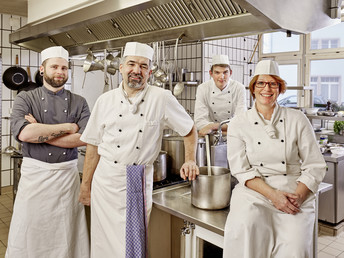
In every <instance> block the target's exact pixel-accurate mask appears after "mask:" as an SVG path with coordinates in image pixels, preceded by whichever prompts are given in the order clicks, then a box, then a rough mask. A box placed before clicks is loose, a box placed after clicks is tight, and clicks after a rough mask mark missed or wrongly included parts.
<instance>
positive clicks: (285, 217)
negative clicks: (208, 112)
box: [223, 60, 326, 258]
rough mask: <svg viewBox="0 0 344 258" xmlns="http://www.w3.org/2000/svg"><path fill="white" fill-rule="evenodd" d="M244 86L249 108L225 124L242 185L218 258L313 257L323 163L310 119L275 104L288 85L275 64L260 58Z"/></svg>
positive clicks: (237, 190)
mask: <svg viewBox="0 0 344 258" xmlns="http://www.w3.org/2000/svg"><path fill="white" fill-rule="evenodd" d="M249 88H250V92H251V94H252V97H253V98H254V99H255V103H254V105H253V107H252V109H250V110H249V111H247V112H245V113H243V114H241V115H238V116H236V117H234V118H233V119H232V120H231V122H230V123H229V125H228V134H227V144H228V149H227V151H228V162H229V165H230V170H231V173H232V175H233V176H235V177H236V178H237V179H238V181H239V184H237V185H236V186H235V188H234V190H233V192H232V196H231V204H230V205H231V209H230V212H229V215H228V217H227V222H226V226H225V240H224V255H223V257H225V258H231V257H233V258H234V257H235V258H237V257H241V258H256V257H264V258H265V257H288V258H289V257H295V258H300V257H303V258H306V257H310V254H311V249H312V240H313V230H314V220H315V210H314V208H315V197H314V195H315V193H316V192H317V190H318V186H319V184H320V183H321V181H322V180H323V177H324V175H325V171H326V170H325V168H326V163H325V161H324V158H323V156H322V154H321V152H320V150H319V147H318V145H317V142H316V139H315V136H314V131H313V128H312V126H311V124H310V122H309V121H308V119H307V117H306V116H305V115H304V114H303V113H302V112H300V111H299V110H294V109H289V108H285V107H280V106H279V105H278V104H277V101H276V100H277V97H278V96H279V94H281V93H284V92H285V90H286V83H285V81H284V80H283V79H281V78H280V76H279V69H278V65H277V63H276V62H274V61H271V60H263V61H260V62H259V63H258V64H257V67H256V70H255V74H254V77H253V78H252V80H251V82H250V85H249ZM238 247H240V248H238Z"/></svg>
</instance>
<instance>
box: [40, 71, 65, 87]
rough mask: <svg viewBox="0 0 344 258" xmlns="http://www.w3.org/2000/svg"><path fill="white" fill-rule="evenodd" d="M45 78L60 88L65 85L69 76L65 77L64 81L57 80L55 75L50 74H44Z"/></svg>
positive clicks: (51, 84) (53, 85)
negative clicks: (50, 75)
mask: <svg viewBox="0 0 344 258" xmlns="http://www.w3.org/2000/svg"><path fill="white" fill-rule="evenodd" d="M43 77H44V80H45V81H46V82H47V83H48V84H49V85H50V86H51V87H53V88H60V87H61V86H63V85H64V84H65V83H66V82H67V80H68V76H67V77H66V78H64V79H63V80H62V81H60V80H59V81H55V80H54V77H48V75H46V74H44V75H43Z"/></svg>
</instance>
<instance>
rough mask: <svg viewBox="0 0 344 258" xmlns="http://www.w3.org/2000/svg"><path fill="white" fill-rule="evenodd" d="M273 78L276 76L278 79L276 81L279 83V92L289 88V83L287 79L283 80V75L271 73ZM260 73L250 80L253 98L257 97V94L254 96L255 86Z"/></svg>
mask: <svg viewBox="0 0 344 258" xmlns="http://www.w3.org/2000/svg"><path fill="white" fill-rule="evenodd" d="M270 76H271V77H272V78H274V79H275V80H276V82H278V83H279V93H280V94H282V93H284V92H285V91H286V90H287V83H286V81H285V80H283V79H282V78H281V77H279V76H277V75H270ZM258 77H259V74H258V75H256V76H254V77H253V78H252V80H251V81H250V84H249V86H248V88H249V90H250V92H251V96H252V98H253V99H255V98H256V96H254V87H255V86H256V82H257V80H258Z"/></svg>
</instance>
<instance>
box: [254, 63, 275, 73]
mask: <svg viewBox="0 0 344 258" xmlns="http://www.w3.org/2000/svg"><path fill="white" fill-rule="evenodd" d="M260 74H268V75H277V76H280V75H279V69H278V64H277V62H275V61H272V60H262V61H260V62H258V64H257V66H256V70H255V71H254V76H256V75H260Z"/></svg>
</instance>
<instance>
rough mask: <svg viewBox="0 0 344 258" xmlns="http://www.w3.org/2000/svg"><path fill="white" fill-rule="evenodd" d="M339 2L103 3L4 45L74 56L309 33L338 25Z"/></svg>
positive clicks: (37, 26) (34, 26)
mask: <svg viewBox="0 0 344 258" xmlns="http://www.w3.org/2000/svg"><path fill="white" fill-rule="evenodd" d="M38 2H39V1H38ZM341 2H342V0H326V1H325V0H301V1H300V0H288V1H286V0H274V1H271V0H236V1H232V0H174V1H168V0H141V1H134V0H103V1H100V2H99V3H97V4H94V5H92V6H89V7H85V8H81V9H77V10H75V11H73V12H70V13H66V14H62V15H61V16H57V17H55V18H50V19H46V20H44V21H38V22H31V23H29V24H27V25H26V26H24V27H22V28H20V29H19V30H17V31H15V32H13V33H11V34H10V42H11V43H13V44H16V45H19V46H22V47H24V48H27V49H31V50H34V51H37V52H40V51H41V50H42V49H44V48H46V47H49V46H54V45H60V46H64V47H65V48H66V49H68V51H69V52H70V54H71V55H79V54H85V53H86V52H87V50H88V49H91V50H92V51H93V52H97V51H102V50H104V49H108V50H111V49H115V48H119V47H122V46H124V45H125V43H126V42H128V41H140V42H145V43H150V42H155V41H169V40H175V39H176V38H179V37H180V36H181V35H183V42H195V41H199V40H209V39H213V38H219V37H222V36H223V37H231V36H242V35H249V34H258V33H263V32H270V31H290V32H292V33H297V34H300V33H309V32H311V31H313V30H317V29H320V28H323V27H327V26H331V25H334V24H337V23H339V22H340V9H341V8H340V7H341ZM29 14H30V13H29ZM29 16H30V15H29ZM29 20H30V19H29ZM31 20H32V19H31Z"/></svg>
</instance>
